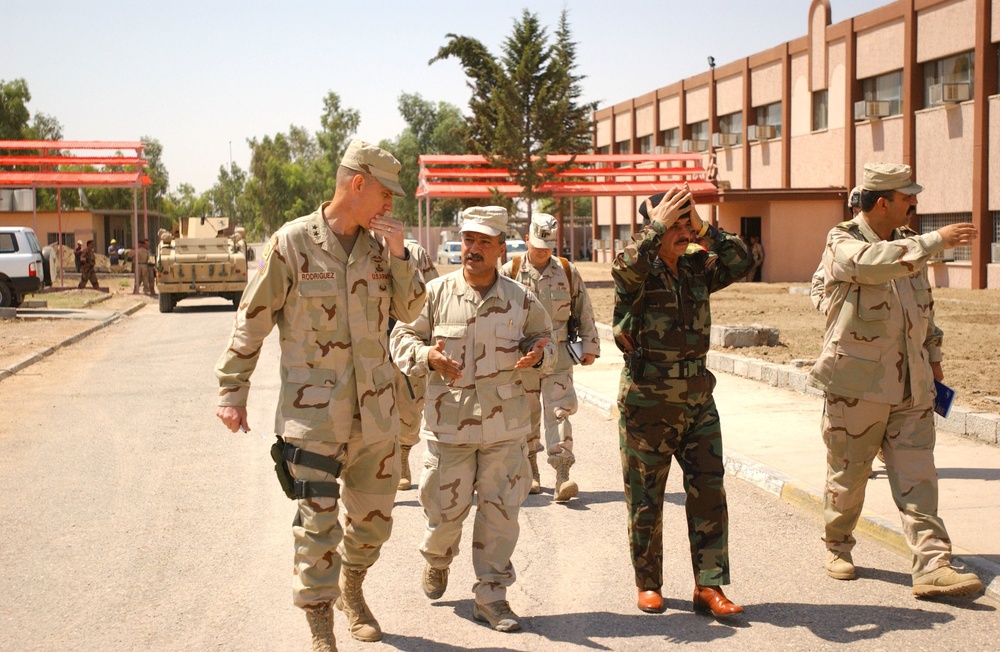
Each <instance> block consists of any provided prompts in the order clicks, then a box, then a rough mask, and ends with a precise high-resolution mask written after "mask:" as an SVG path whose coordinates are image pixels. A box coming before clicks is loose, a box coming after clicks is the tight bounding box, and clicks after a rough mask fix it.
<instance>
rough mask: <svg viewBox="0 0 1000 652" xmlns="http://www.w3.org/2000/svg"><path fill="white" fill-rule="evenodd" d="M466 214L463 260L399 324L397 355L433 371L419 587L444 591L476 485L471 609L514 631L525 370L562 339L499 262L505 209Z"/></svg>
mask: <svg viewBox="0 0 1000 652" xmlns="http://www.w3.org/2000/svg"><path fill="white" fill-rule="evenodd" d="M463 218H464V220H463V222H462V269H460V270H458V271H455V272H452V273H451V274H447V275H445V276H442V277H440V278H437V279H435V280H433V281H431V282H430V284H429V285H428V286H427V305H426V306H425V307H424V310H423V312H422V313H421V314H420V317H419V318H418V319H417V320H416V321H414V322H413V323H410V324H402V323H401V324H398V325H397V326H396V329H395V330H394V331H393V332H392V340H391V341H392V354H393V359H394V360H395V361H396V364H397V365H399V368H400V369H401V370H402V371H403V373H404V374H406V375H408V376H413V375H420V374H429V376H428V379H427V392H426V395H425V397H426V402H425V405H424V424H425V425H424V428H423V429H422V430H421V434H422V435H423V437H424V439H426V441H427V454H426V457H425V459H424V472H423V475H422V476H421V477H420V504H421V506H423V508H424V517H425V518H426V520H427V528H426V530H425V532H424V541H423V543H422V544H421V546H420V552H421V553H422V554H423V556H424V559H426V560H427V564H426V566H425V568H424V574H423V589H424V593H425V594H426V595H427V597H429V598H431V599H437V598H440V597H441V596H442V595H443V594H444V592H445V589H446V587H447V583H448V567H449V565H450V564H451V562H452V560H453V559H454V558H455V555H457V554H458V544H459V540H460V538H461V536H462V522H463V521H464V520H465V517H466V516H468V514H469V511H470V510H471V509H472V501H473V495H474V494H478V507H477V508H476V516H475V521H476V522H475V527H474V528H473V535H472V536H473V540H472V566H473V568H474V570H475V573H476V578H477V581H476V583H475V585H473V587H472V590H473V593H474V594H475V604H474V605H473V609H472V615H473V618H475V619H476V620H480V621H483V622H487V623H489V624H490V626H491V627H493V628H494V629H496V630H498V631H503V632H508V631H513V630H516V629H519V628H520V624H519V623H518V621H517V615H516V614H515V613H514V612H513V611H511V608H510V605H509V604H508V602H507V587H508V586H510V585H511V584H513V583H514V578H515V574H514V566H513V565H512V564H511V561H510V558H511V555H512V554H513V552H514V547H515V546H516V545H517V538H518V534H519V532H520V526H519V525H518V520H517V519H518V512H519V510H520V507H521V503H522V502H524V499H525V498H526V497H527V495H528V490H529V488H530V486H531V471H530V469H529V467H528V453H527V443H526V441H525V437H526V435H527V434H528V430H529V428H530V427H531V424H530V420H529V413H530V410H529V407H528V399H527V397H526V396H525V393H524V386H523V384H522V381H521V371H520V370H521V369H528V368H531V367H538V368H539V371H540V373H546V372H547V371H548V370H549V368H551V366H552V363H553V361H554V360H555V342H554V341H552V325H551V322H550V321H549V317H548V315H547V314H546V313H545V309H544V308H543V307H542V304H540V303H539V302H538V299H536V298H535V296H534V294H532V293H531V291H530V290H528V289H526V288H525V287H524V286H522V285H520V284H518V283H515V282H514V281H512V280H510V279H508V278H505V277H503V276H501V275H499V274H498V273H497V267H496V265H497V261H498V260H499V258H500V255H501V254H502V253H503V251H504V233H505V231H506V227H507V211H506V210H505V209H503V208H500V207H498V206H486V207H478V206H477V207H473V208H468V209H466V210H465V211H464V213H463Z"/></svg>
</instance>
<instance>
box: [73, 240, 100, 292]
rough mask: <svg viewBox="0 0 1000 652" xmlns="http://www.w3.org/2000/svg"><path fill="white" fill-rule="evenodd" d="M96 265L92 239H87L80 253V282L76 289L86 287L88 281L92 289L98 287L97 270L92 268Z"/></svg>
mask: <svg viewBox="0 0 1000 652" xmlns="http://www.w3.org/2000/svg"><path fill="white" fill-rule="evenodd" d="M96 266H97V254H95V253H94V241H93V240H87V247H86V249H84V250H83V252H82V253H81V254H80V284H79V285H77V286H76V287H77V289H81V288H84V287H86V285H87V282H88V281H89V282H90V284H91V285H92V286H94V289H95V290H96V289H98V288H100V287H101V286H100V284H99V283H98V282H97V271H96V270H95V269H94V268H95V267H96Z"/></svg>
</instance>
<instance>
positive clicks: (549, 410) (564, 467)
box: [501, 213, 601, 502]
mask: <svg viewBox="0 0 1000 652" xmlns="http://www.w3.org/2000/svg"><path fill="white" fill-rule="evenodd" d="M557 226H558V225H557V223H556V219H555V218H554V217H552V216H551V215H547V214H545V213H536V214H534V215H533V216H532V218H531V226H530V227H529V229H528V241H527V245H528V253H527V254H526V255H523V256H517V257H514V258H512V259H510V260H508V261H507V262H506V264H504V266H503V269H502V270H501V273H502V274H503V275H504V276H507V277H509V278H512V279H514V280H515V281H517V282H518V283H520V284H521V285H524V286H525V287H527V288H529V289H531V290H532V291H533V292H534V293H535V296H536V297H538V300H539V301H541V302H542V305H543V306H544V307H545V312H547V313H548V315H549V319H551V320H552V334H553V336H554V338H555V341H556V361H555V364H554V365H553V369H552V373H550V374H548V375H546V376H539V375H538V374H537V373H534V372H533V371H532V370H530V369H529V370H525V372H524V374H523V378H524V381H525V384H526V385H527V386H528V398H529V399H531V433H530V434H529V436H528V461H529V462H530V463H531V478H532V480H531V493H539V492H540V491H541V479H540V477H539V473H538V461H537V452H538V448H539V447H538V441H539V438H540V431H541V430H542V424H543V422H544V432H545V451H546V453H547V454H548V462H549V464H550V465H551V466H552V468H554V469H555V470H556V484H555V491H554V492H553V494H554V497H555V500H556V502H565V501H567V500H569V499H570V498H572V497H573V496H576V495H577V492H578V491H579V488H578V487H577V484H576V483H575V482H573V481H572V480H570V479H569V468H570V467H571V466H572V465H573V463H574V462H575V461H576V458H575V457H574V456H573V430H572V425H571V424H570V421H569V417H570V415H572V414H575V413H576V410H577V407H578V404H577V399H576V390H575V389H574V387H573V362H574V361H573V358H572V357H571V356H570V353H569V351H568V350H567V349H566V343H567V341H568V340H569V338H570V332H571V331H572V337H573V338H574V339H576V338H577V337H579V339H580V341H581V343H582V345H583V347H582V348H583V355H582V357H581V359H580V364H583V365H591V364H594V360H595V359H596V358H597V357H598V356H599V355H600V354H601V339H600V336H599V335H598V334H597V325H596V323H595V322H594V309H593V308H592V307H591V305H590V296H589V295H588V294H587V287H586V286H585V285H584V283H583V279H582V278H580V273H579V272H578V271H577V270H576V266H575V265H573V263H571V262H569V261H568V260H566V259H565V258H558V257H555V256H553V255H552V249H553V247H555V246H556V228H557ZM543 409H544V418H543V416H542V415H543Z"/></svg>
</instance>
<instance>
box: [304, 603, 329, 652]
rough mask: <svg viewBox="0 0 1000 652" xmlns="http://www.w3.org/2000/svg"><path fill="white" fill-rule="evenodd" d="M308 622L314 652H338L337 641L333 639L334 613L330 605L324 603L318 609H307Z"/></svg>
mask: <svg viewBox="0 0 1000 652" xmlns="http://www.w3.org/2000/svg"><path fill="white" fill-rule="evenodd" d="M305 612H306V620H307V621H308V622H309V632H310V633H311V634H312V649H313V652H337V641H336V640H335V639H334V637H333V613H332V612H331V611H330V603H329V602H324V603H323V605H322V606H321V607H318V608H316V609H306V610H305Z"/></svg>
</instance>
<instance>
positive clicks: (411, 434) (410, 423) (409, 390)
mask: <svg viewBox="0 0 1000 652" xmlns="http://www.w3.org/2000/svg"><path fill="white" fill-rule="evenodd" d="M406 248H407V249H408V250H409V251H410V257H411V258H412V259H413V262H414V264H415V265H416V266H417V269H419V270H420V273H421V274H423V276H424V283H428V282H430V281H431V280H433V279H436V278H437V277H438V271H437V267H435V266H434V261H432V260H431V257H430V256H429V255H427V250H426V249H424V248H423V247H421V246H420V245H419V244H417V243H416V242H407V243H406ZM426 389H427V377H426V376H405V375H403V372H401V371H400V370H399V368H398V367H397V368H396V405H397V407H398V408H399V452H400V462H401V467H402V470H401V472H400V476H399V488H400V489H401V490H404V489H409V488H410V486H411V485H412V484H413V479H412V477H411V476H410V449H411V448H413V447H414V446H416V445H417V444H418V443H420V419H421V418H423V415H424V391H425V390H426Z"/></svg>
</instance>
